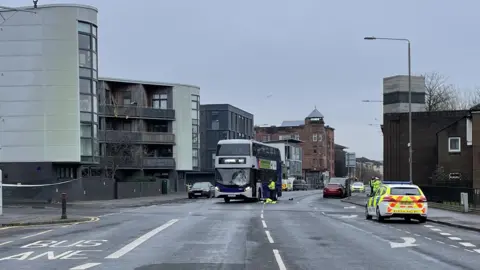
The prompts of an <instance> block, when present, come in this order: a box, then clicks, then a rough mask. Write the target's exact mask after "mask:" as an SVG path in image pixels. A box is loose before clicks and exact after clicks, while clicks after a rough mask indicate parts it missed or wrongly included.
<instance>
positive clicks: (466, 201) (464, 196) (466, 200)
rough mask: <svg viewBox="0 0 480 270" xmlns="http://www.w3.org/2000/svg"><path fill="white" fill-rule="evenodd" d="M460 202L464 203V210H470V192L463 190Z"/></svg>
mask: <svg viewBox="0 0 480 270" xmlns="http://www.w3.org/2000/svg"><path fill="white" fill-rule="evenodd" d="M460 202H461V204H462V205H463V212H465V213H467V212H468V193H466V192H462V193H460Z"/></svg>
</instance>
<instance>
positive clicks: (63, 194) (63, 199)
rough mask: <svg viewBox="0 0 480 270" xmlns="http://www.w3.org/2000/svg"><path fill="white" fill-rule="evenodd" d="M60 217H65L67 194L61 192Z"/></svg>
mask: <svg viewBox="0 0 480 270" xmlns="http://www.w3.org/2000/svg"><path fill="white" fill-rule="evenodd" d="M61 219H67V194H66V193H62V217H61Z"/></svg>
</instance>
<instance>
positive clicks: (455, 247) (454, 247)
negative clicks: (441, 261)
mask: <svg viewBox="0 0 480 270" xmlns="http://www.w3.org/2000/svg"><path fill="white" fill-rule="evenodd" d="M450 246H451V247H454V248H458V247H457V246H455V245H450Z"/></svg>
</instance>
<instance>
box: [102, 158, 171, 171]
mask: <svg viewBox="0 0 480 270" xmlns="http://www.w3.org/2000/svg"><path fill="white" fill-rule="evenodd" d="M100 164H101V165H103V166H106V167H118V168H127V169H128V168H132V169H175V167H176V163H175V159H174V158H173V157H133V158H127V157H101V158H100Z"/></svg>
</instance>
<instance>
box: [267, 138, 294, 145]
mask: <svg viewBox="0 0 480 270" xmlns="http://www.w3.org/2000/svg"><path fill="white" fill-rule="evenodd" d="M263 143H298V144H300V143H303V141H301V140H295V139H285V140H274V141H268V142H263Z"/></svg>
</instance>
